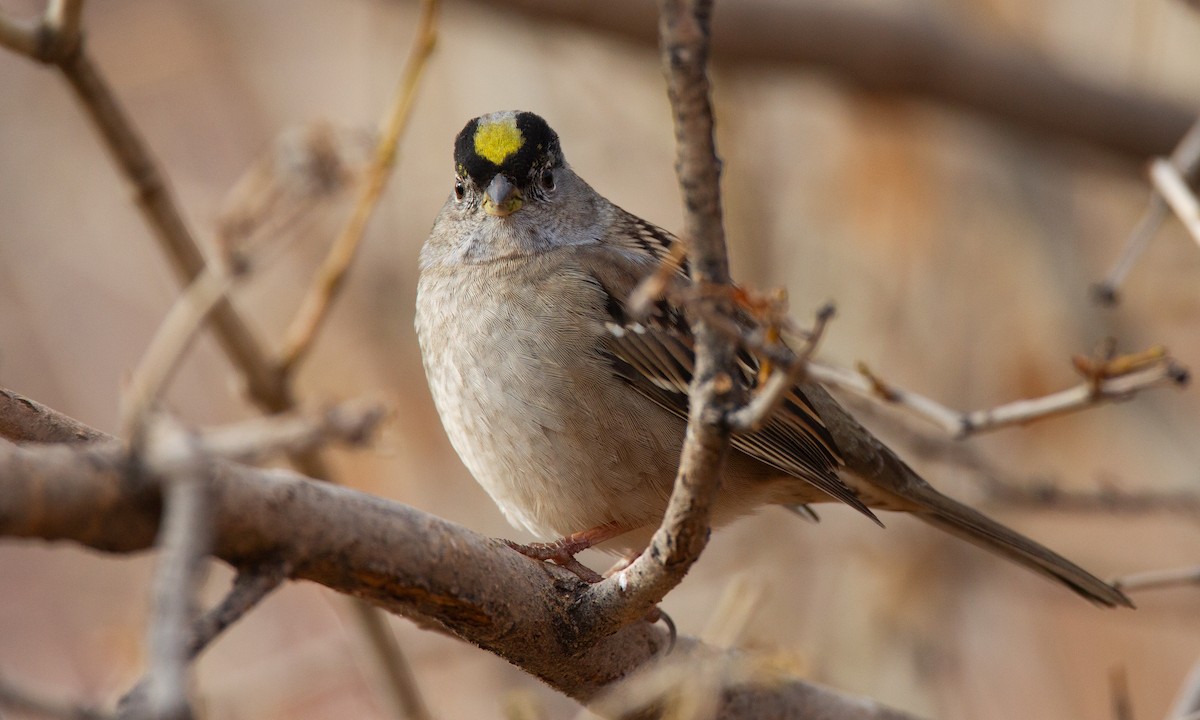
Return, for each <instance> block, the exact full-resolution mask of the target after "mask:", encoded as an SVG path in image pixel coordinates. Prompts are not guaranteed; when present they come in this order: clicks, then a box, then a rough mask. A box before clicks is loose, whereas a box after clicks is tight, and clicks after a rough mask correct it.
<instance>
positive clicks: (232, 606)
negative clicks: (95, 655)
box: [117, 562, 289, 718]
mask: <svg viewBox="0 0 1200 720" xmlns="http://www.w3.org/2000/svg"><path fill="white" fill-rule="evenodd" d="M288 571H289V568H287V567H286V566H285V565H283V564H282V563H278V562H276V563H266V564H263V565H260V566H257V567H253V568H251V569H246V570H239V571H238V574H237V576H236V577H235V578H234V581H233V587H232V588H230V590H229V593H228V594H226V595H225V597H224V598H223V599H222V600H221V602H220V603H219V604H218V605H217V606H215V607H213V608H212V609H211V610H209V611H208V612H206V613H205V614H204V615H203V616H202V617H200V618H199V619H198V620H197V621H196V622H195V623H194V624H193V625H192V629H191V635H190V637H189V639H188V642H187V651H186V652H187V657H188V658H189V659H195V658H196V657H197V656H198V655H199V654H200V653H201V652H202V651H203V650H204V649H205V648H206V647H208V645H209V643H211V642H212V641H213V640H215V639H216V638H217V636H218V635H220V634H221V633H222V632H224V631H225V629H226V628H228V627H229V626H230V625H232V624H233V623H235V622H237V621H238V620H240V619H242V617H244V616H245V615H246V613H248V612H249V611H250V610H251V609H253V608H254V607H255V606H256V605H258V603H260V602H262V601H263V599H264V598H266V597H267V596H268V595H270V594H271V592H272V591H274V590H275V588H277V587H279V585H280V584H281V583H282V582H283V581H284V580H285V579H287V575H288ZM149 680H150V678H149V677H148V676H147V677H143V678H142V679H141V680H140V681H138V683H137V684H136V685H134V686H133V687H132V688H130V690H129V692H127V693H125V695H124V696H123V697H122V698H121V700H120V701H119V702H118V703H117V708H118V711H119V712H120V717H121V718H127V717H130V716H132V715H137V714H139V713H141V714H145V708H146V707H147V703H148V695H147V693H148V692H149V687H150V683H149Z"/></svg>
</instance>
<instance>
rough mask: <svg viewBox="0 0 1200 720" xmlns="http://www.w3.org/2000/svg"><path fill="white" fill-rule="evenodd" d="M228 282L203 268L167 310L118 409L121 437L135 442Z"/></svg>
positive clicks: (207, 268) (224, 293)
mask: <svg viewBox="0 0 1200 720" xmlns="http://www.w3.org/2000/svg"><path fill="white" fill-rule="evenodd" d="M230 285H231V281H230V279H229V278H227V277H224V276H222V275H221V274H220V273H218V272H213V270H212V266H209V267H206V268H205V269H204V270H203V271H202V272H201V273H200V274H199V275H197V276H196V277H195V279H193V280H192V282H191V283H190V284H189V285H188V286H187V288H185V289H184V291H183V293H182V294H181V295H180V296H179V298H178V299H176V301H175V304H174V305H172V306H171V309H170V310H169V311H167V315H166V317H165V318H163V321H162V323H160V324H159V326H158V330H157V331H156V332H155V334H154V337H153V338H152V339H151V341H150V346H149V347H148V348H146V352H145V353H144V354H143V355H142V359H141V360H140V361H139V362H138V365H137V368H136V369H135V370H134V372H133V376H132V378H131V380H130V382H129V386H128V387H127V388H126V390H125V393H124V398H123V401H122V408H121V435H122V436H123V437H126V438H130V439H131V441H132V442H134V443H136V442H138V438H139V437H140V435H141V433H140V429H139V428H140V427H141V423H142V422H143V419H144V418H145V417H146V414H147V412H148V411H149V410H150V408H151V407H152V406H153V405H154V403H155V402H157V400H158V396H159V394H160V393H161V392H162V390H163V387H164V386H165V385H166V383H167V381H168V380H169V379H170V377H171V375H172V374H173V373H174V371H175V368H176V367H177V366H178V365H179V361H180V360H182V359H183V355H184V353H185V352H187V349H188V347H189V346H191V344H192V341H193V340H194V339H195V338H196V335H197V334H198V333H199V332H200V330H201V328H203V327H204V320H205V318H207V317H208V315H209V313H211V312H212V310H213V308H215V307H216V305H217V303H219V302H220V301H221V300H222V299H224V298H225V295H226V293H227V292H228V291H229V287H230Z"/></svg>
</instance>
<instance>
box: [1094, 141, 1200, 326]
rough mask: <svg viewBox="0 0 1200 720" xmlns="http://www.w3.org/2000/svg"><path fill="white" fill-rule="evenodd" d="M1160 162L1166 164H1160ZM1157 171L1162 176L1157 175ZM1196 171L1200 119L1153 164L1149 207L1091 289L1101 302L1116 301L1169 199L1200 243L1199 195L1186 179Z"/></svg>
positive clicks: (1199, 164) (1199, 158) (1198, 169)
mask: <svg viewBox="0 0 1200 720" xmlns="http://www.w3.org/2000/svg"><path fill="white" fill-rule="evenodd" d="M1159 165H1166V166H1167V167H1158V166H1159ZM1155 168H1158V169H1157V170H1156V169H1155ZM1156 174H1157V175H1158V176H1159V177H1156ZM1197 174H1200V119H1197V120H1196V122H1194V123H1193V124H1192V126H1191V128H1189V129H1188V131H1187V132H1186V133H1185V134H1184V136H1183V138H1182V139H1181V140H1180V141H1179V144H1178V145H1176V146H1175V149H1174V150H1173V151H1172V152H1171V156H1170V158H1169V159H1167V160H1162V159H1158V160H1155V161H1153V162H1152V163H1151V172H1150V175H1151V182H1152V184H1153V185H1154V189H1153V190H1151V192H1150V199H1149V200H1148V201H1147V203H1146V210H1145V211H1144V212H1143V213H1142V217H1141V218H1140V219H1139V220H1138V223H1137V225H1135V226H1134V228H1133V232H1132V233H1130V235H1129V239H1128V240H1127V241H1126V242H1125V249H1124V250H1122V251H1121V257H1120V258H1119V259H1118V260H1117V262H1116V264H1115V265H1114V266H1113V268H1112V270H1110V271H1109V273H1108V276H1107V277H1105V278H1104V280H1102V281H1100V282H1099V283H1096V285H1095V286H1094V287H1093V288H1092V292H1093V295H1094V296H1095V297H1096V299H1097V300H1098V301H1100V302H1101V303H1103V304H1106V305H1112V304H1114V303H1116V302H1117V298H1118V291H1119V290H1120V287H1121V284H1122V283H1123V282H1125V278H1126V276H1128V275H1129V271H1130V270H1132V269H1133V266H1134V265H1135V264H1136V263H1137V259H1138V257H1140V256H1141V254H1142V252H1143V251H1144V250H1145V249H1146V246H1147V245H1149V244H1150V238H1152V237H1154V234H1155V233H1156V232H1157V231H1158V228H1159V226H1161V225H1162V223H1163V221H1164V220H1166V219H1167V209H1168V208H1167V203H1168V200H1169V199H1170V198H1174V201H1175V204H1172V206H1171V207H1172V208H1173V209H1174V210H1175V212H1176V214H1178V215H1179V217H1180V219H1182V220H1184V224H1185V225H1187V226H1188V231H1189V232H1191V233H1192V237H1193V238H1196V240H1197V242H1200V234H1197V229H1198V227H1200V220H1198V219H1197V213H1196V198H1195V195H1194V194H1193V193H1192V192H1191V191H1190V190H1189V189H1188V187H1187V182H1186V179H1187V178H1192V179H1195V178H1196V176H1197ZM1164 188H1165V191H1164ZM1168 193H1170V198H1168ZM1176 205H1177V206H1178V207H1176ZM1188 217H1190V218H1191V220H1190V221H1189V220H1188V219H1187V218H1188ZM1189 222H1190V224H1189Z"/></svg>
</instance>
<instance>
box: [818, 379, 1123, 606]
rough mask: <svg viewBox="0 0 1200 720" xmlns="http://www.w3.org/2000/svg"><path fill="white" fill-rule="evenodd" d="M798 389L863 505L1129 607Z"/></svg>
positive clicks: (821, 394) (822, 393)
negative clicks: (858, 486) (856, 484)
mask: <svg viewBox="0 0 1200 720" xmlns="http://www.w3.org/2000/svg"><path fill="white" fill-rule="evenodd" d="M803 387H804V392H805V394H806V395H807V396H808V398H809V400H810V401H812V403H813V405H815V406H816V409H817V412H818V414H819V415H820V416H821V418H822V419H823V420H824V422H825V424H826V426H827V427H828V428H829V431H830V433H832V435H833V439H834V442H836V443H837V446H838V449H839V450H840V451H841V454H842V457H843V459H844V461H845V463H846V466H847V468H848V469H849V470H850V471H851V473H853V474H854V475H856V476H858V477H859V478H861V479H862V480H865V481H866V483H867V484H868V485H869V486H870V487H864V488H862V490H864V491H866V492H867V497H866V498H865V499H866V500H867V504H868V505H871V506H873V507H879V508H881V509H885V510H900V511H902V512H909V513H912V514H914V515H916V516H917V517H919V518H921V519H922V520H924V521H925V522H927V523H929V524H930V525H933V526H935V527H938V528H941V529H942V530H945V531H947V532H949V533H952V534H954V535H957V536H958V537H960V538H963V539H964V540H967V541H970V542H972V543H974V544H976V545H978V546H979V547H982V548H983V549H985V550H990V551H992V552H994V553H996V554H997V555H1000V556H1002V557H1006V558H1008V559H1009V560H1012V561H1014V562H1016V563H1018V564H1020V565H1024V566H1025V567H1027V568H1029V569H1030V570H1033V571H1035V572H1038V573H1041V574H1042V575H1045V576H1046V577H1049V578H1052V579H1054V580H1057V581H1058V582H1061V583H1062V584H1064V585H1066V586H1067V587H1069V588H1071V589H1072V590H1074V591H1075V592H1077V593H1079V594H1080V595H1082V596H1083V597H1085V598H1087V599H1088V600H1091V601H1092V602H1094V603H1096V604H1098V605H1104V606H1105V607H1116V606H1118V605H1120V606H1124V607H1133V603H1132V602H1130V600H1129V598H1127V597H1125V593H1123V592H1121V591H1120V590H1118V589H1117V588H1115V587H1113V586H1112V585H1109V584H1108V583H1106V582H1104V581H1103V580H1101V579H1100V578H1098V577H1096V576H1095V575H1092V574H1091V573H1089V572H1088V571H1087V570H1084V569H1083V568H1081V567H1079V566H1078V565H1076V564H1075V563H1073V562H1071V561H1070V560H1068V559H1066V558H1065V557H1063V556H1061V555H1059V554H1058V553H1055V552H1053V551H1051V550H1049V549H1048V548H1045V547H1042V546H1041V545H1039V544H1037V543H1036V542H1034V541H1032V540H1030V539H1029V538H1027V537H1025V536H1024V535H1021V534H1019V533H1017V532H1014V531H1012V530H1009V529H1008V528H1006V527H1004V526H1003V525H1001V524H1000V523H998V522H996V521H995V520H992V519H991V518H989V517H987V516H986V515H984V514H983V513H981V512H978V511H976V510H972V509H971V508H969V507H967V506H966V505H963V504H962V503H960V502H958V501H957V500H953V499H951V498H949V497H946V496H945V495H943V494H941V493H940V492H938V491H937V490H936V489H934V487H933V486H931V485H930V484H929V483H927V482H925V480H924V479H922V478H921V476H920V475H918V474H917V473H916V471H915V470H913V469H912V468H910V467H909V466H908V465H907V464H906V463H905V462H904V461H903V460H901V459H900V458H899V457H898V456H897V455H896V454H895V453H894V452H892V451H891V450H890V449H889V448H888V447H887V446H886V445H884V444H883V443H882V442H880V441H879V440H878V439H877V438H876V437H875V436H874V435H872V434H871V433H870V431H868V430H867V429H866V428H864V427H863V426H862V425H860V424H859V423H858V421H856V420H855V419H854V418H853V417H851V416H850V414H849V413H847V412H846V411H845V410H844V409H843V408H842V406H841V405H839V404H838V403H837V401H836V400H834V399H833V397H832V396H830V394H829V393H828V392H827V391H826V390H825V389H824V388H822V387H821V386H819V385H816V384H814V383H806V384H805V385H804V386H803Z"/></svg>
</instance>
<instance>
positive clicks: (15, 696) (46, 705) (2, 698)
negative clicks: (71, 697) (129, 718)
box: [0, 676, 110, 720]
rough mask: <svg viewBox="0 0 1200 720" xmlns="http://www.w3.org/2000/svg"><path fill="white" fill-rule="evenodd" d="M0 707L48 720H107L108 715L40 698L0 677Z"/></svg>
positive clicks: (83, 707)
mask: <svg viewBox="0 0 1200 720" xmlns="http://www.w3.org/2000/svg"><path fill="white" fill-rule="evenodd" d="M0 707H3V708H9V709H11V710H13V711H15V712H18V713H24V714H28V715H32V716H34V717H41V718H49V720H109V717H110V716H109V715H108V714H106V713H103V712H101V711H100V710H97V709H95V708H91V707H88V706H86V705H68V704H64V703H61V702H58V701H55V700H49V699H46V698H41V697H37V696H35V695H33V694H32V693H29V692H28V691H26V690H22V689H21V688H18V687H15V686H14V685H12V684H11V683H9V682H8V681H7V680H5V679H4V677H3V676H0Z"/></svg>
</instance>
